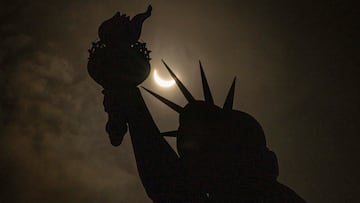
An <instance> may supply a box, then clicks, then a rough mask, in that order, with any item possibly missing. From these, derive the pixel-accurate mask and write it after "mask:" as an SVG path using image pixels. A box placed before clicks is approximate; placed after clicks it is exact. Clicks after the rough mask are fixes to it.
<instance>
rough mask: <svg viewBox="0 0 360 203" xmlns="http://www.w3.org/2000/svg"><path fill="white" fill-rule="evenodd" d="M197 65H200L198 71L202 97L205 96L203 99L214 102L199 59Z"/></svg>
mask: <svg viewBox="0 0 360 203" xmlns="http://www.w3.org/2000/svg"><path fill="white" fill-rule="evenodd" d="M199 65H200V73H201V82H202V86H203V92H204V97H205V101H206V102H209V103H210V104H214V99H213V97H212V95H211V91H210V87H209V84H208V82H207V79H206V76H205V73H204V69H203V67H202V64H201V61H199Z"/></svg>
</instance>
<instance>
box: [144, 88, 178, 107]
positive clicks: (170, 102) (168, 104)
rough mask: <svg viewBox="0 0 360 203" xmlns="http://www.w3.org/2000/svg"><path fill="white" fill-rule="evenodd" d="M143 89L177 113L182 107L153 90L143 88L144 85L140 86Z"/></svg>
mask: <svg viewBox="0 0 360 203" xmlns="http://www.w3.org/2000/svg"><path fill="white" fill-rule="evenodd" d="M142 88H143V89H144V90H146V91H147V92H149V93H150V94H152V95H153V96H154V97H156V98H157V99H158V100H160V101H161V102H162V103H164V104H166V105H167V106H168V107H170V108H171V109H172V110H174V111H176V112H178V113H181V112H182V110H183V108H182V107H181V106H179V105H177V104H175V103H174V102H172V101H170V100H168V99H165V98H164V97H162V96H160V95H158V94H156V93H155V92H153V91H151V90H149V89H147V88H145V87H142Z"/></svg>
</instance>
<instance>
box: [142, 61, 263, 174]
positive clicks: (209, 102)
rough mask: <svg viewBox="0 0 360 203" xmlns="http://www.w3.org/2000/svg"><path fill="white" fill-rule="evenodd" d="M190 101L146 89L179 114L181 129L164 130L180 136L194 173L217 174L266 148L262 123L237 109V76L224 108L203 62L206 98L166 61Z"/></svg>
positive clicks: (182, 152)
mask: <svg viewBox="0 0 360 203" xmlns="http://www.w3.org/2000/svg"><path fill="white" fill-rule="evenodd" d="M164 65H165V67H166V68H167V69H168V71H169V73H170V75H171V76H172V77H173V79H174V80H175V82H176V84H177V85H178V87H179V88H180V90H181V92H182V93H183V94H184V96H185V97H186V99H187V100H188V104H187V105H185V107H181V106H179V105H177V104H175V103H173V102H172V101H169V100H167V99H165V98H164V97H161V96H160V95H158V94H156V93H154V92H152V91H150V90H148V89H146V88H144V89H145V90H147V91H148V92H150V93H151V94H152V95H153V96H155V97H156V98H157V99H159V100H160V101H162V102H163V103H165V104H166V105H168V106H169V107H170V108H172V109H173V110H175V111H176V112H178V113H179V122H180V123H179V128H178V130H177V131H172V132H167V133H164V135H165V136H174V137H176V138H177V150H178V153H179V155H180V158H181V160H182V161H183V162H184V163H185V164H184V166H185V168H186V169H188V170H189V172H190V173H193V174H194V176H201V175H204V176H211V177H214V176H217V174H216V173H223V172H225V171H227V169H228V168H234V165H236V164H238V163H237V162H242V163H244V162H246V161H251V160H252V159H255V158H256V157H255V156H257V155H256V154H257V153H258V152H259V151H261V150H264V149H265V148H266V143H265V137H264V134H263V131H262V128H261V126H260V124H259V123H258V122H257V121H256V120H255V119H254V118H253V117H251V116H250V115H249V114H246V113H244V112H241V111H236V110H233V109H232V107H233V99H234V90H235V79H234V81H233V83H232V85H231V88H230V90H229V92H228V95H227V97H226V100H225V103H224V105H223V107H222V108H221V107H219V106H216V105H215V104H214V100H213V98H212V94H211V92H210V88H209V85H208V83H207V79H206V77H205V74H204V71H203V68H202V66H201V63H200V71H201V79H202V84H203V92H204V97H205V100H204V101H200V100H196V99H195V98H194V97H193V96H192V95H191V93H190V92H189V91H188V90H187V89H186V88H185V86H184V85H183V84H182V82H181V81H180V80H179V79H178V78H177V77H176V75H175V74H174V73H173V72H172V70H171V69H170V68H169V67H168V66H167V64H166V63H165V62H164Z"/></svg>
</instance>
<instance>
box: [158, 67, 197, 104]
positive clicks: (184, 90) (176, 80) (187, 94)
mask: <svg viewBox="0 0 360 203" xmlns="http://www.w3.org/2000/svg"><path fill="white" fill-rule="evenodd" d="M161 61H162V62H163V64H164V65H165V67H166V69H167V70H168V71H169V73H170V75H171V77H172V78H173V79H174V80H175V83H176V85H177V86H178V87H179V88H180V91H181V92H182V93H183V95H184V96H185V98H186V99H187V100H188V102H193V101H195V99H194V97H193V96H192V95H191V93H190V92H189V90H187V89H186V87H185V86H184V85H183V84H182V82H181V81H180V80H179V79H178V78H177V77H176V75H175V74H174V73H173V72H172V70H171V69H170V68H169V66H168V65H167V64H166V63H165V61H164V60H161Z"/></svg>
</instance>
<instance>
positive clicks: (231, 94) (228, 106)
mask: <svg viewBox="0 0 360 203" xmlns="http://www.w3.org/2000/svg"><path fill="white" fill-rule="evenodd" d="M235 82H236V77H235V78H234V80H233V82H232V84H231V87H230V90H229V92H228V94H227V96H226V100H225V102H224V106H223V109H224V110H232V108H233V103H234V93H235Z"/></svg>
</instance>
